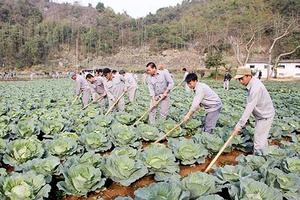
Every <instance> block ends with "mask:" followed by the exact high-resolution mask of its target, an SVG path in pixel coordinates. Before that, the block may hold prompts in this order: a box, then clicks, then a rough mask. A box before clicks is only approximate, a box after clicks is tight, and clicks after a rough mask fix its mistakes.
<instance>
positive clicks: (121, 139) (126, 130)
mask: <svg viewBox="0 0 300 200" xmlns="http://www.w3.org/2000/svg"><path fill="white" fill-rule="evenodd" d="M111 139H112V142H113V144H114V145H115V146H124V145H130V146H132V147H138V146H141V143H140V142H138V141H137V139H138V134H136V132H135V131H134V128H133V127H132V126H127V125H122V124H119V123H116V124H113V125H112V126H111Z"/></svg>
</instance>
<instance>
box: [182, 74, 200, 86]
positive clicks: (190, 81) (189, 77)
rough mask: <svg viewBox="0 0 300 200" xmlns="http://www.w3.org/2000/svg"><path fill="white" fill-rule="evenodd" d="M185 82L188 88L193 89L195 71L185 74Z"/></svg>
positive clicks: (195, 76)
mask: <svg viewBox="0 0 300 200" xmlns="http://www.w3.org/2000/svg"><path fill="white" fill-rule="evenodd" d="M185 82H186V84H187V85H188V86H189V88H191V89H195V87H196V85H197V82H198V76H197V75H196V74H195V73H190V74H188V75H187V76H186V78H185Z"/></svg>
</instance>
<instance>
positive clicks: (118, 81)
mask: <svg viewBox="0 0 300 200" xmlns="http://www.w3.org/2000/svg"><path fill="white" fill-rule="evenodd" d="M102 71H103V76H104V77H105V81H104V90H105V92H106V95H107V98H108V103H109V107H111V106H112V105H113V104H114V103H115V101H116V100H117V99H118V98H119V97H120V96H121V95H122V93H123V92H127V88H126V85H125V79H124V77H123V76H121V75H120V74H118V73H115V74H114V75H113V74H112V71H111V70H110V69H109V68H104V69H103V70H102ZM117 105H118V111H120V112H122V111H124V109H125V102H124V96H123V97H122V98H121V99H120V100H119V102H118V103H117ZM113 110H115V109H113Z"/></svg>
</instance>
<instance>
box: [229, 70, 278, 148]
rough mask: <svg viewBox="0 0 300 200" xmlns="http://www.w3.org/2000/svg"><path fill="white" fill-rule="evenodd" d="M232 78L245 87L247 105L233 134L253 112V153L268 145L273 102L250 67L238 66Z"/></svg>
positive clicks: (272, 116)
mask: <svg viewBox="0 0 300 200" xmlns="http://www.w3.org/2000/svg"><path fill="white" fill-rule="evenodd" d="M234 78H235V79H238V80H239V82H240V83H241V84H242V85H244V86H246V89H247V105H246V108H245V111H244V113H243V115H242V117H241V118H240V120H239V122H238V123H237V124H236V126H235V129H234V134H238V133H239V132H240V130H241V128H242V127H243V126H245V124H246V122H247V120H248V119H249V117H250V115H251V114H253V116H254V117H255V130H254V153H256V152H257V150H259V149H262V148H264V147H266V146H268V137H269V132H270V129H271V126H272V123H273V119H274V115H275V109H274V106H273V102H272V99H271V97H270V95H269V93H268V91H267V89H266V87H265V86H264V84H263V83H262V82H261V81H260V80H259V79H258V78H256V77H254V76H253V75H252V73H251V69H250V68H246V67H240V68H238V69H237V73H236V76H235V77H234Z"/></svg>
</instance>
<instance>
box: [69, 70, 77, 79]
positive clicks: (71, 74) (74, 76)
mask: <svg viewBox="0 0 300 200" xmlns="http://www.w3.org/2000/svg"><path fill="white" fill-rule="evenodd" d="M69 77H70V78H71V79H73V80H76V73H75V72H70V74H69Z"/></svg>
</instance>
